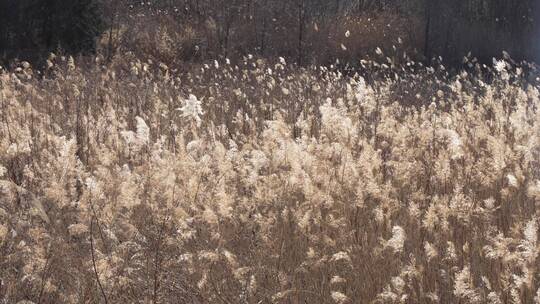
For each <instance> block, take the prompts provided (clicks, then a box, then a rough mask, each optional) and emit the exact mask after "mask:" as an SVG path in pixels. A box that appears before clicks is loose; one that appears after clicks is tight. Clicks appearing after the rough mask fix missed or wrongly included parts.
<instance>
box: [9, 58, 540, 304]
mask: <svg viewBox="0 0 540 304" xmlns="http://www.w3.org/2000/svg"><path fill="white" fill-rule="evenodd" d="M372 68H373V71H371V72H370V73H367V74H366V77H365V78H362V77H360V76H347V77H345V76H343V75H342V74H341V73H340V72H338V71H333V70H332V69H330V68H316V67H310V68H297V67H295V66H292V65H288V64H287V63H286V62H285V61H284V60H280V61H279V62H268V61H265V60H261V59H259V60H257V59H250V58H247V59H246V60H245V62H243V63H240V64H239V66H232V65H230V64H228V62H226V61H224V62H214V63H211V64H208V65H206V66H197V67H193V66H192V67H189V68H187V67H186V69H187V71H172V70H171V69H169V68H168V67H166V66H164V65H161V66H158V65H155V64H152V63H147V62H141V61H139V60H137V59H135V58H130V57H129V56H127V55H126V56H125V57H124V58H123V59H116V60H115V61H114V62H113V63H112V64H111V65H110V66H108V67H105V66H103V65H102V64H101V63H100V62H99V60H98V61H97V62H96V63H95V64H93V65H91V66H86V67H84V68H80V67H77V65H76V63H75V62H74V61H73V60H72V59H69V60H65V59H64V60H63V59H62V58H54V57H51V58H50V60H49V61H48V69H47V71H44V72H43V74H42V75H40V76H39V77H37V76H38V75H36V74H37V72H35V71H32V69H31V67H29V66H28V65H26V64H23V65H22V66H21V67H20V68H19V69H17V70H15V71H12V72H7V71H4V72H3V73H1V74H0V279H1V284H0V299H3V301H4V303H17V302H18V301H22V300H27V301H32V302H34V303H224V304H225V303H524V304H525V303H540V266H539V265H540V261H539V259H538V254H539V250H540V244H539V243H538V226H539V220H538V218H539V215H540V213H539V210H540V209H539V207H540V112H539V109H538V107H539V106H540V96H539V91H538V83H537V82H536V80H534V79H530V77H526V76H525V75H524V74H525V72H523V71H522V70H521V69H519V68H516V67H513V66H511V65H510V64H508V63H506V62H504V61H500V62H497V64H496V66H495V69H493V70H489V69H482V68H478V69H477V72H476V73H474V74H475V75H476V76H471V75H472V74H473V73H469V74H467V73H465V72H463V73H461V74H459V75H455V76H449V75H448V74H447V73H446V72H445V71H444V70H443V69H442V68H438V69H431V68H424V67H422V66H421V65H418V64H414V63H411V64H410V66H409V67H408V68H406V69H403V70H401V71H399V72H398V73H395V72H393V71H394V69H395V70H399V69H398V68H395V67H394V68H392V67H386V66H382V67H381V66H379V67H378V68H377V70H375V68H374V67H372ZM385 69H386V70H385ZM473 69H474V68H473ZM381 71H382V72H381ZM412 71H414V72H412ZM481 74H483V76H481ZM373 75H379V76H376V77H375V76H373ZM367 76H370V77H367ZM485 79H489V81H486V80H485ZM483 80H484V81H483Z"/></svg>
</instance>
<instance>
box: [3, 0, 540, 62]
mask: <svg viewBox="0 0 540 304" xmlns="http://www.w3.org/2000/svg"><path fill="white" fill-rule="evenodd" d="M538 2H539V1H537V0H463V1H448V0H400V1H398V0H331V1H328V0H150V1H143V2H141V1H131V0H109V1H102V0H99V1H98V0H71V1H65V0H1V1H0V58H2V59H4V60H6V59H10V58H14V57H18V58H24V59H28V58H39V57H40V56H43V54H46V53H48V52H50V51H64V52H67V53H79V52H93V51H94V50H95V47H96V42H98V41H99V43H97V46H98V48H99V49H100V51H101V52H103V54H104V55H107V56H109V57H110V56H112V55H114V53H115V52H117V51H118V50H130V51H135V52H139V53H143V55H148V56H150V57H154V58H156V59H158V60H161V61H166V62H167V61H168V62H170V61H182V60H204V59H211V58H217V57H230V58H234V57H235V56H236V57H237V56H242V55H246V54H256V55H260V56H265V57H266V56H278V55H279V56H286V57H288V58H291V59H292V60H294V61H296V62H298V63H300V64H304V63H306V64H307V63H328V62H332V61H334V60H335V59H344V60H345V61H351V60H357V59H358V58H359V57H364V56H366V55H369V54H370V53H371V54H372V53H373V51H374V50H375V48H376V47H381V48H382V49H383V50H385V51H386V50H390V49H392V48H393V46H394V45H397V44H398V41H399V43H401V44H402V45H401V49H402V50H404V51H407V52H410V53H411V55H414V56H416V57H417V58H422V59H423V60H426V61H429V60H430V59H431V58H434V57H437V56H442V57H443V58H444V59H445V61H446V62H448V63H451V64H459V63H460V62H461V60H462V58H463V56H466V55H467V54H468V53H469V52H470V53H471V54H472V55H473V56H475V57H478V58H479V59H480V60H481V61H484V62H489V61H490V60H491V58H492V57H500V56H501V54H502V52H503V50H504V51H507V52H508V53H509V54H510V55H511V56H512V57H513V58H515V59H527V60H537V59H538V58H539V54H540V42H539V40H540V39H538V38H539V37H540V30H539V28H540V23H539V20H540V4H538ZM345 33H347V34H346V35H345ZM344 36H345V37H344Z"/></svg>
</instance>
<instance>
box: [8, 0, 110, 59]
mask: <svg viewBox="0 0 540 304" xmlns="http://www.w3.org/2000/svg"><path fill="white" fill-rule="evenodd" d="M104 24H105V23H104V20H103V17H102V7H101V6H100V5H99V3H97V2H96V1H94V0H69V1H66V0H0V58H2V59H8V58H14V57H19V58H24V59H29V60H32V59H37V58H39V57H40V56H42V55H44V54H45V55H46V54H47V53H48V52H51V51H56V50H62V51H64V52H67V53H89V52H93V51H94V50H95V42H96V37H97V36H98V35H100V34H101V32H102V30H103V29H104Z"/></svg>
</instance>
